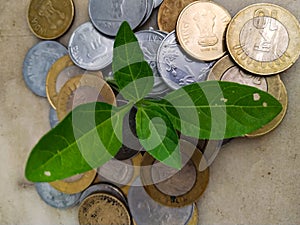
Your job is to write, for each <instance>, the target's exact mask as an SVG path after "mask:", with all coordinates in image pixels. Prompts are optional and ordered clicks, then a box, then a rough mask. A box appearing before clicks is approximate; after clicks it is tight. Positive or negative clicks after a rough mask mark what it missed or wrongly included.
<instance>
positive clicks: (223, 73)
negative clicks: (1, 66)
mask: <svg viewBox="0 0 300 225" xmlns="http://www.w3.org/2000/svg"><path fill="white" fill-rule="evenodd" d="M208 80H221V81H230V82H236V83H240V84H244V85H248V86H252V87H256V88H258V89H260V90H262V91H265V92H268V93H269V94H271V95H273V96H274V97H275V98H276V99H277V100H278V101H280V103H281V104H282V106H283V110H282V112H281V113H280V114H279V115H278V116H277V117H275V118H274V119H273V120H272V121H271V122H270V123H269V124H267V125H265V126H264V127H262V128H260V129H259V130H257V131H255V132H253V133H251V134H247V135H246V136H249V137H257V136H261V135H264V134H266V133H269V132H271V131H272V130H274V129H275V128H276V127H277V126H278V125H279V124H280V122H281V121H282V120H283V118H284V116H285V113H286V109H287V94H286V90H285V87H284V84H283V83H282V81H281V80H280V76H279V75H276V76H267V77H264V76H257V75H255V74H251V73H249V72H247V71H245V70H243V69H242V68H240V67H238V66H237V65H236V64H235V63H234V62H233V61H232V60H231V58H230V57H229V56H224V57H223V58H222V59H220V60H219V61H218V62H217V63H216V64H215V65H214V67H213V68H212V70H211V71H210V73H209V75H208ZM254 97H255V96H254ZM257 98H258V96H257Z"/></svg>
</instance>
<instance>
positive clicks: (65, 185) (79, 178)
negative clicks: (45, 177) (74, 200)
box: [50, 170, 97, 194]
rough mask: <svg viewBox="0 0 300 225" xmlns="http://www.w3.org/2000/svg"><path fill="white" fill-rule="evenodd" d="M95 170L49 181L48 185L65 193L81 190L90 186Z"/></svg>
mask: <svg viewBox="0 0 300 225" xmlns="http://www.w3.org/2000/svg"><path fill="white" fill-rule="evenodd" d="M96 173H97V172H96V170H91V171H88V172H85V173H83V174H78V175H75V176H73V177H70V178H66V179H64V180H59V181H54V182H51V183H50V185H51V186H52V187H54V188H55V189H56V190H58V191H61V192H63V193H66V194H75V193H79V192H82V191H83V190H84V189H86V188H87V187H88V186H90V185H91V184H92V183H93V181H94V179H95V177H96Z"/></svg>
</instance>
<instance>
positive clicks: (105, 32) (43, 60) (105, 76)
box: [23, 0, 300, 225]
mask: <svg viewBox="0 0 300 225" xmlns="http://www.w3.org/2000/svg"><path fill="white" fill-rule="evenodd" d="M160 4H161V5H160ZM159 5H160V7H159V9H158V10H157V9H156V10H155V8H157V7H158V6H159ZM88 11H89V17H90V21H88V22H86V23H84V24H81V25H80V26H79V27H78V28H76V29H75V30H74V32H73V33H72V35H71V37H70V40H69V43H68V48H66V47H64V46H63V45H61V44H60V43H59V42H57V41H53V39H56V38H58V37H60V36H62V35H63V34H64V33H65V32H66V31H67V30H68V28H69V27H70V26H71V24H72V21H73V18H74V4H73V2H72V0H62V1H54V0H31V2H30V5H29V9H28V16H27V17H28V25H29V27H30V29H31V31H32V32H33V34H34V35H35V36H37V37H38V38H40V39H43V40H46V41H41V42H39V43H38V44H36V45H35V46H33V47H32V48H31V49H30V50H29V51H28V53H27V55H26V57H25V60H24V64H23V76H24V80H25V83H26V84H27V86H28V87H29V89H30V90H31V91H32V92H33V93H34V94H36V95H38V96H42V97H47V98H48V100H49V103H50V105H51V109H50V112H49V119H50V124H51V127H54V126H55V125H56V124H57V123H58V122H59V121H61V120H62V119H63V118H64V117H65V116H66V115H67V114H68V112H70V111H71V110H72V109H73V108H74V107H76V106H77V105H79V104H83V103H87V102H91V101H92V102H94V101H104V102H107V103H110V104H114V105H117V106H120V105H123V104H126V103H127V102H126V100H124V99H122V98H121V97H120V96H117V97H116V95H117V94H118V93H117V92H116V91H115V90H112V87H113V85H109V84H113V81H114V80H113V79H114V77H113V73H112V66H111V63H112V58H113V43H114V37H115V35H116V33H117V31H118V28H119V26H120V24H121V23H122V21H124V20H126V21H127V22H128V23H129V24H130V26H131V28H132V29H135V30H136V32H135V34H136V37H137V39H138V42H139V44H140V47H141V49H142V51H143V53H144V57H145V60H146V61H147V62H148V63H149V65H150V67H151V69H152V71H153V75H154V86H153V89H152V91H151V92H150V93H149V94H148V95H147V96H146V98H152V99H161V98H163V97H164V96H165V95H166V94H167V93H169V92H171V91H172V90H176V89H179V88H180V87H183V86H185V85H189V84H191V83H194V82H203V81H206V80H221V81H230V82H237V83H241V84H245V85H250V86H253V87H257V88H258V89H261V90H263V91H266V92H268V93H269V94H271V95H273V96H274V97H275V98H276V99H278V100H279V101H280V102H281V104H282V106H283V110H282V112H281V113H280V114H279V115H278V116H277V117H276V118H274V120H273V121H271V122H270V123H269V124H267V125H265V126H264V127H262V128H260V129H259V130H257V131H255V132H252V133H250V134H247V135H246V136H247V137H257V136H261V135H264V134H267V133H269V132H270V131H272V130H273V129H275V128H276V127H277V126H278V125H279V124H280V122H281V121H282V120H283V118H284V116H285V114H286V110H287V105H288V99H287V90H286V88H285V86H284V84H283V82H282V81H281V79H280V75H279V73H282V72H283V71H285V70H287V69H288V68H290V67H291V66H292V65H293V63H294V62H295V61H296V60H297V59H298V57H299V55H300V26H299V22H298V21H297V19H296V18H295V17H294V16H293V15H292V14H291V13H290V12H288V11H287V10H286V9H283V8H282V7H280V6H277V5H273V4H269V3H260V4H253V5H250V6H248V7H246V8H245V9H242V10H241V11H240V12H238V13H237V14H236V15H235V16H234V17H233V18H232V19H231V15H230V14H229V12H228V11H227V10H226V9H225V8H224V7H223V6H220V5H218V4H216V3H214V2H213V1H209V0H198V1H196V0H177V1H173V0H164V1H163V0H138V1H136V0H126V1H125V0H112V1H111V0H90V1H89V7H88ZM153 12H155V13H153ZM154 17H155V18H157V20H155V19H154V20H153V18H154ZM149 21H150V23H151V22H153V24H152V26H153V27H157V25H158V28H159V29H158V30H155V29H153V28H149V29H146V30H145V29H142V28H140V27H141V26H142V25H143V24H147V23H148V22H149ZM150 25H151V24H150ZM147 26H149V24H147ZM106 81H109V82H110V83H107V82H106ZM259 98H260V96H259V95H253V99H254V101H256V100H259ZM134 110H135V108H133V109H132V111H131V113H128V114H127V115H126V117H125V122H124V124H123V139H124V140H126V142H125V141H124V143H123V146H122V148H121V149H120V151H119V153H118V154H117V155H116V156H115V158H114V159H112V160H111V161H109V162H107V163H106V164H105V165H103V166H101V167H100V168H98V169H97V171H96V170H92V171H89V172H87V173H84V174H79V175H76V176H73V177H71V178H68V179H65V180H62V181H56V182H52V183H50V184H48V183H37V184H36V189H37V192H38V193H39V195H40V196H41V198H42V199H43V200H44V201H45V202H46V203H47V204H49V205H51V206H53V207H56V208H67V207H72V206H75V205H78V204H79V203H81V205H80V207H79V212H78V217H79V221H80V224H132V223H135V224H136V225H141V224H190V225H192V224H197V223H198V214H197V213H198V212H197V206H196V203H195V202H196V201H197V200H198V199H199V198H200V197H201V195H202V194H203V193H204V191H205V189H206V187H207V184H208V180H209V166H210V165H211V164H212V163H213V161H214V159H215V157H216V156H217V154H218V152H219V150H220V149H221V146H222V144H224V142H223V141H222V140H221V141H213V140H197V139H194V138H190V137H185V136H184V135H181V134H179V137H180V138H181V139H183V140H185V141H183V140H181V141H180V143H181V152H182V161H183V168H182V169H181V170H180V171H177V170H174V169H171V168H169V167H167V166H165V165H164V164H162V163H161V162H158V161H156V160H155V159H154V158H153V157H152V156H150V154H148V153H145V154H144V152H143V151H144V150H143V148H142V147H141V145H140V143H139V142H138V139H137V138H136V133H135V111H134ZM227 142H228V140H226V143H227ZM201 152H202V153H201ZM142 155H143V156H142ZM96 173H97V174H96ZM95 177H96V178H95ZM142 186H144V187H142ZM126 196H127V198H128V201H127V199H126ZM128 207H129V208H128ZM172 207H173V208H172ZM174 207H175V208H174ZM129 209H130V210H129ZM131 214H132V217H133V218H132V217H131Z"/></svg>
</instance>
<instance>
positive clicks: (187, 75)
mask: <svg viewBox="0 0 300 225" xmlns="http://www.w3.org/2000/svg"><path fill="white" fill-rule="evenodd" d="M214 63H215V62H214V61H213V62H204V61H199V60H195V59H193V58H191V57H190V56H188V55H187V53H186V52H185V51H184V50H183V49H182V48H181V47H180V45H179V43H178V42H177V40H176V35H175V31H173V32H171V33H169V34H168V35H167V37H166V38H165V39H164V40H163V42H162V44H161V45H160V47H159V49H158V53H157V68H158V71H159V73H160V75H161V76H162V78H163V79H164V81H165V83H166V84H167V85H168V86H169V87H170V88H171V89H173V90H177V89H179V88H181V87H183V86H186V85H189V84H192V83H195V82H201V81H205V80H206V79H207V75H208V73H209V71H210V69H211V67H212V66H213V65H214Z"/></svg>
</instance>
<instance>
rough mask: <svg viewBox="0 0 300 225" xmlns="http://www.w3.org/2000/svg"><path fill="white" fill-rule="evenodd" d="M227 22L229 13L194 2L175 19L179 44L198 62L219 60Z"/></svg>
mask: <svg viewBox="0 0 300 225" xmlns="http://www.w3.org/2000/svg"><path fill="white" fill-rule="evenodd" d="M230 20H231V16H230V14H229V12H228V11H227V10H226V9H225V8H223V7H222V6H220V5H217V4H216V3H214V2H211V1H209V2H203V1H197V2H193V3H191V4H189V5H188V6H187V7H185V8H184V9H183V10H182V12H181V13H180V15H179V17H178V21H177V25H176V34H177V37H178V41H179V43H180V45H181V46H182V48H183V49H184V50H185V51H186V52H187V53H188V54H189V55H191V56H193V57H194V58H196V59H198V60H205V61H211V60H215V59H218V58H221V57H222V56H223V55H224V54H225V52H226V43H225V34H226V28H227V26H228V23H229V22H230Z"/></svg>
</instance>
